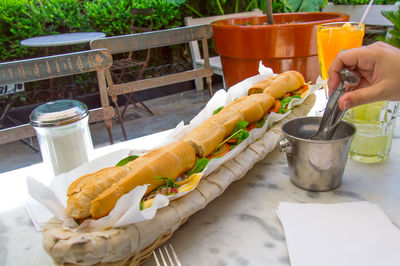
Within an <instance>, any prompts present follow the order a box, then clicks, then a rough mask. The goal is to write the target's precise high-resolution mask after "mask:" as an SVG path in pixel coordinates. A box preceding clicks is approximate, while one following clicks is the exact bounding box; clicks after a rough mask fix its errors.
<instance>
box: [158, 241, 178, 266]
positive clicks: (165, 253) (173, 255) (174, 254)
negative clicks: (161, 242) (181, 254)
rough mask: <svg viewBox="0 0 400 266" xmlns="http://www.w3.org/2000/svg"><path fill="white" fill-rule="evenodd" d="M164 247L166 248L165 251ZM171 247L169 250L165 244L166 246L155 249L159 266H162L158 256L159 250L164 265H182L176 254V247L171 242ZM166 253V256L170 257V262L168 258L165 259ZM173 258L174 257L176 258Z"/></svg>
mask: <svg viewBox="0 0 400 266" xmlns="http://www.w3.org/2000/svg"><path fill="white" fill-rule="evenodd" d="M163 248H164V251H163ZM169 248H170V251H168V248H167V246H166V245H165V246H164V247H160V248H159V249H157V250H153V256H154V260H155V261H156V264H157V266H161V264H160V261H159V260H158V257H157V251H158V253H159V254H160V255H159V256H160V258H161V262H162V263H163V264H162V265H163V266H175V265H176V266H182V263H181V262H180V260H179V258H178V255H176V252H175V249H174V247H173V246H172V245H171V244H169ZM164 255H166V257H167V258H168V262H169V264H168V263H167V260H166V259H165V257H164ZM172 258H174V260H173V259H172Z"/></svg>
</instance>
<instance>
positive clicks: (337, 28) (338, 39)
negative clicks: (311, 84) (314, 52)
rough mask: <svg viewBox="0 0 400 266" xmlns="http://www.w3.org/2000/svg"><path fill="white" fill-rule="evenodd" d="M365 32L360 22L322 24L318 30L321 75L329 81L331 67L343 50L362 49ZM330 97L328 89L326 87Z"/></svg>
mask: <svg viewBox="0 0 400 266" xmlns="http://www.w3.org/2000/svg"><path fill="white" fill-rule="evenodd" d="M364 32H365V26H364V24H360V23H358V22H333V23H326V24H321V25H319V26H318V30H317V49H318V59H319V65H320V67H321V75H322V79H323V80H324V81H327V80H328V71H329V67H330V65H331V63H332V61H333V59H335V57H336V55H337V54H338V53H340V52H341V51H342V50H346V49H351V48H356V47H360V46H361V45H362V42H363V38H364ZM325 93H326V96H328V94H327V93H328V87H327V85H325Z"/></svg>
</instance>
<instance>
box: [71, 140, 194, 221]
mask: <svg viewBox="0 0 400 266" xmlns="http://www.w3.org/2000/svg"><path fill="white" fill-rule="evenodd" d="M195 161H196V155H195V152H194V150H193V148H192V146H191V145H189V144H187V143H186V142H183V141H179V142H175V143H172V144H169V145H167V146H164V147H162V148H159V149H156V150H153V151H151V152H149V153H147V154H145V155H143V156H141V157H138V158H137V159H135V160H133V161H131V162H129V163H127V164H126V165H124V166H115V167H109V168H105V169H102V170H100V171H98V172H95V173H93V174H89V175H85V176H82V177H81V178H78V179H77V180H76V181H74V182H73V183H72V184H71V185H70V187H69V189H68V194H67V196H68V200H67V214H68V215H69V216H70V217H72V218H74V219H85V218H90V217H91V218H94V219H97V218H101V217H103V216H105V215H107V214H108V213H109V212H110V211H111V210H112V209H113V208H114V206H115V204H116V202H117V201H118V199H119V198H120V197H121V196H122V195H124V194H125V193H128V192H130V191H131V190H132V189H134V188H135V187H136V186H139V185H144V184H149V187H148V189H147V192H150V191H152V190H154V189H155V188H157V187H158V186H160V185H162V184H163V182H164V181H163V179H159V178H154V177H163V178H169V179H172V180H175V179H176V178H177V177H178V176H179V175H180V174H182V173H184V172H185V171H188V170H189V169H191V168H192V167H193V166H194V164H195Z"/></svg>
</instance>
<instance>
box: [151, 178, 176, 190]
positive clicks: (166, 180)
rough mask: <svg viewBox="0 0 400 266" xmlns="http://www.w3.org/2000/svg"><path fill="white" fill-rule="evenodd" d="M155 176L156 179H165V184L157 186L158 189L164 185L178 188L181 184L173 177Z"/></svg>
mask: <svg viewBox="0 0 400 266" xmlns="http://www.w3.org/2000/svg"><path fill="white" fill-rule="evenodd" d="M153 178H154V179H163V180H164V184H163V185H161V186H159V187H158V188H157V191H158V190H161V189H163V188H164V187H172V188H178V187H179V185H178V184H177V183H175V182H174V180H172V179H171V178H168V177H161V176H155V177H153Z"/></svg>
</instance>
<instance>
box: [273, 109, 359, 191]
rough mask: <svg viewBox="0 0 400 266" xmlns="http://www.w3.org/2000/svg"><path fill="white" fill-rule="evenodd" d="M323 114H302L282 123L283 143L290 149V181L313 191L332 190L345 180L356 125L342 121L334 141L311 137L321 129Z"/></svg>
mask: <svg viewBox="0 0 400 266" xmlns="http://www.w3.org/2000/svg"><path fill="white" fill-rule="evenodd" d="M321 119H322V118H321V117H299V118H295V119H292V120H289V121H287V122H285V123H284V124H283V126H282V132H283V134H284V136H285V137H284V139H282V140H281V141H280V142H279V145H278V146H279V149H280V151H281V152H286V157H287V162H288V165H289V170H290V180H291V181H292V182H293V183H294V184H295V185H296V186H298V187H300V188H303V189H306V190H311V191H328V190H332V189H335V188H337V187H339V186H340V184H341V183H342V177H343V172H344V168H345V166H346V162H347V155H348V152H349V148H350V143H351V140H352V138H353V136H354V134H355V132H356V129H355V127H354V126H353V125H352V124H350V123H347V122H344V121H341V122H340V124H339V126H338V128H337V130H336V132H335V134H334V135H333V138H332V140H310V139H309V138H310V137H311V136H312V135H313V134H315V133H316V132H317V130H318V127H319V124H320V122H321Z"/></svg>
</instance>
